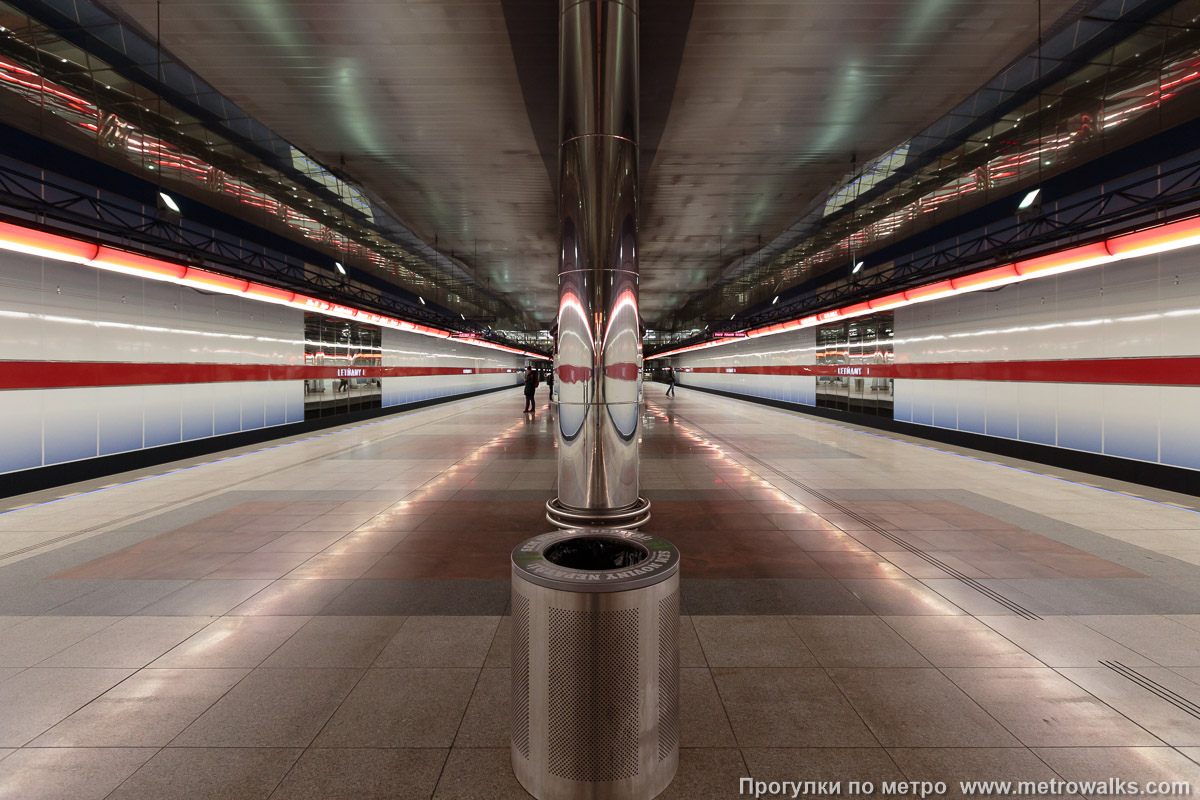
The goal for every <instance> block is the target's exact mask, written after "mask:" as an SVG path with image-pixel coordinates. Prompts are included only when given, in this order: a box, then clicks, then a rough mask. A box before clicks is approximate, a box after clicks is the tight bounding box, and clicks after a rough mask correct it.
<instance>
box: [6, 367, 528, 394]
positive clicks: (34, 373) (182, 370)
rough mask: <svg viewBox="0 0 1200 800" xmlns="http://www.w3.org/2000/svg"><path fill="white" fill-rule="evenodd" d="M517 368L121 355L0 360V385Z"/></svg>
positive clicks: (325, 376) (403, 374)
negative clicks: (135, 359) (153, 359)
mask: <svg viewBox="0 0 1200 800" xmlns="http://www.w3.org/2000/svg"><path fill="white" fill-rule="evenodd" d="M506 372H513V373H515V372H517V370H516V369H515V368H513V369H503V368H499V367H483V368H471V367H336V366H334V367H324V366H322V367H313V366H285V365H279V364H160V363H149V364H135V363H130V362H127V361H0V390H3V389H64V388H68V387H87V386H147V385H152V384H165V383H229V382H233V381H299V380H318V379H329V378H335V379H336V378H412V377H428V376H434V375H444V376H450V375H492V374H496V373H506Z"/></svg>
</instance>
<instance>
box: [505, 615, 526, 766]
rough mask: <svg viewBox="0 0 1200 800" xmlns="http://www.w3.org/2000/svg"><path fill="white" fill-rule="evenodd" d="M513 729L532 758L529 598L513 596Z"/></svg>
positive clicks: (515, 739) (514, 737) (516, 739)
mask: <svg viewBox="0 0 1200 800" xmlns="http://www.w3.org/2000/svg"><path fill="white" fill-rule="evenodd" d="M511 713H512V725H511V727H510V728H509V730H511V731H512V740H513V744H515V745H516V746H517V750H519V751H520V753H521V755H523V756H525V757H526V758H529V600H528V598H526V597H524V596H523V595H520V594H518V593H516V592H513V596H512V712H511Z"/></svg>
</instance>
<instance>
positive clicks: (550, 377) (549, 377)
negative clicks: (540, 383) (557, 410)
mask: <svg viewBox="0 0 1200 800" xmlns="http://www.w3.org/2000/svg"><path fill="white" fill-rule="evenodd" d="M546 386H547V387H549V389H550V402H551V403H553V402H554V367H551V368H550V369H549V371H547V372H546Z"/></svg>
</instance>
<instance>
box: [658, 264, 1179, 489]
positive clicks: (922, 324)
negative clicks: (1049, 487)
mask: <svg viewBox="0 0 1200 800" xmlns="http://www.w3.org/2000/svg"><path fill="white" fill-rule="evenodd" d="M895 331H896V341H895V359H896V362H897V363H898V364H905V363H911V364H919V363H930V362H972V361H1026V360H1058V359H1091V358H1116V357H1126V358H1128V357H1155V356H1197V355H1200V253H1198V252H1197V249H1191V250H1181V251H1177V252H1174V253H1168V254H1164V255H1161V256H1148V257H1145V258H1141V259H1136V260H1132V261H1127V262H1119V263H1117V264H1113V265H1106V266H1103V267H1093V268H1091V269H1085V270H1082V271H1080V272H1074V273H1065V274H1063V275H1058V276H1051V277H1047V278H1042V279H1038V280H1031V281H1026V282H1024V283H1018V284H1013V285H1010V286H1006V287H1003V288H1001V289H998V290H995V291H989V292H976V293H972V294H965V295H960V296H956V297H948V298H944V299H942V300H935V301H932V302H928V303H921V304H918V305H914V306H907V307H904V308H899V309H897V310H896V325H895ZM814 337H815V334H814V332H813V331H812V330H811V329H810V330H804V331H797V332H793V333H788V334H781V335H779V336H768V337H763V338H759V339H752V340H747V341H744V342H738V343H736V344H732V345H726V346H722V347H718V348H714V349H712V350H707V351H699V352H697V353H688V354H684V355H683V356H679V357H677V358H675V359H672V360H673V362H674V363H675V365H676V366H682V367H717V368H720V367H723V366H729V367H733V366H737V367H744V366H755V365H785V364H813V363H814V362H815V357H814V351H815V348H814V342H815V338H814ZM680 383H681V385H683V386H687V385H689V384H691V385H694V386H703V387H708V388H714V389H721V390H724V391H728V392H737V393H740V394H746V395H750V396H754V397H768V398H777V399H783V400H790V401H791V402H795V403H801V404H807V405H812V404H813V403H814V398H813V393H814V389H815V385H814V384H815V379H813V378H804V377H790V376H756V375H742V374H729V375H725V374H721V373H715V374H714V373H704V374H701V373H683V374H682V375H681V376H680ZM895 418H896V419H898V420H902V421H906V422H914V423H919V424H922V425H933V426H937V427H943V428H951V429H955V430H961V431H967V432H971V433H981V434H987V435H991V436H1001V437H1005V438H1009V439H1018V440H1021V441H1027V442H1035V443H1039V444H1048V445H1055V446H1058V447H1066V448H1071V449H1074V450H1083V451H1088V452H1095V453H1104V454H1107V455H1113V456H1120V457H1123V458H1132V459H1139V460H1144V461H1151V462H1159V463H1163V464H1168V465H1173V466H1180V467H1190V468H1193V469H1200V388H1197V387H1164V386H1125V385H1107V384H1103V385H1102V384H1072V383H1018V382H1011V383H1006V382H1001V381H961V380H960V381H945V380H911V379H910V380H903V379H901V380H897V381H896V382H895Z"/></svg>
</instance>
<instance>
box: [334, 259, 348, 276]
mask: <svg viewBox="0 0 1200 800" xmlns="http://www.w3.org/2000/svg"><path fill="white" fill-rule="evenodd" d="M333 266H335V267H337V271H338V272H340V273H342V274H343V275H345V274H346V268H345V267H343V266H342V262H340V261H335V262H333Z"/></svg>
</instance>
